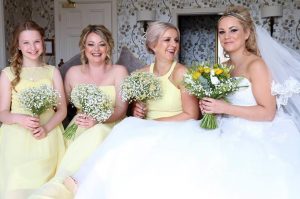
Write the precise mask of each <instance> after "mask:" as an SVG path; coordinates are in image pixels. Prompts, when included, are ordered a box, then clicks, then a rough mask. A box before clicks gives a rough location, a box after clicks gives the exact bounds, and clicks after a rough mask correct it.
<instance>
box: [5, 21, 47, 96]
mask: <svg viewBox="0 0 300 199" xmlns="http://www.w3.org/2000/svg"><path fill="white" fill-rule="evenodd" d="M25 30H34V31H37V32H39V34H40V35H41V39H42V45H43V49H44V51H43V54H42V55H41V57H40V59H41V61H42V60H43V58H44V53H45V43H44V36H45V30H44V29H43V28H42V27H40V26H39V25H38V24H37V23H35V22H34V21H31V20H29V21H25V22H23V23H20V24H19V25H18V26H17V27H16V28H15V29H14V32H13V36H12V41H11V47H10V56H11V58H10V67H11V68H12V71H13V73H14V75H15V78H14V79H13V80H12V81H11V86H12V89H14V90H15V87H16V85H17V84H18V83H19V82H20V74H21V71H22V65H23V54H22V51H21V50H19V48H18V47H19V37H20V34H21V33H22V32H23V31H25Z"/></svg>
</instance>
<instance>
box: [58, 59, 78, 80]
mask: <svg viewBox="0 0 300 199" xmlns="http://www.w3.org/2000/svg"><path fill="white" fill-rule="evenodd" d="M80 64H81V61H80V53H79V54H77V55H75V56H74V57H72V58H71V59H69V60H68V61H67V62H66V63H64V64H63V65H61V66H60V67H59V70H60V73H61V76H62V78H65V75H66V73H67V70H69V68H70V67H71V66H76V65H80Z"/></svg>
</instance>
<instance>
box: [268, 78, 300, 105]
mask: <svg viewBox="0 0 300 199" xmlns="http://www.w3.org/2000/svg"><path fill="white" fill-rule="evenodd" d="M271 92H272V95H274V96H276V103H277V107H278V109H279V108H280V107H281V105H287V103H288V99H289V98H290V97H292V95H293V94H299V93H300V82H299V81H297V80H296V79H294V78H292V77H290V78H289V79H287V80H285V81H284V83H283V84H280V83H275V82H274V81H273V82H272V89H271Z"/></svg>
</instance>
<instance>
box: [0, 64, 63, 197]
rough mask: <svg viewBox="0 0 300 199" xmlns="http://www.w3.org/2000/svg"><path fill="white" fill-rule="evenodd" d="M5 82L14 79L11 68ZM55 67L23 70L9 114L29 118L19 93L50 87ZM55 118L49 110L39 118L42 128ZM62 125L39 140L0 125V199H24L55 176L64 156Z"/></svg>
mask: <svg viewBox="0 0 300 199" xmlns="http://www.w3.org/2000/svg"><path fill="white" fill-rule="evenodd" d="M2 72H3V73H5V75H6V76H7V77H8V79H9V80H10V81H11V80H13V79H14V74H13V73H12V71H11V68H9V67H7V68H5V69H4V70H3V71H2ZM53 72H54V66H49V65H46V66H41V67H23V68H22V72H21V75H20V77H21V80H20V82H19V83H18V84H17V86H16V87H15V90H16V91H15V90H12V95H11V98H12V100H11V101H12V102H11V112H12V113H19V114H30V113H29V112H27V111H26V110H24V109H23V108H22V107H20V104H19V101H18V92H20V91H22V90H23V89H27V88H30V87H36V86H40V85H43V84H46V85H50V86H52V85H53ZM53 114H54V111H53V110H48V111H46V112H45V113H43V114H42V115H40V121H41V124H45V123H46V122H47V121H48V120H49V119H50V118H51V117H52V116H53ZM62 131H63V128H62V125H59V126H57V127H56V128H54V129H53V130H52V131H51V132H49V133H48V135H47V137H45V138H44V139H42V140H37V139H35V138H34V137H33V136H32V134H31V132H30V131H29V130H27V129H25V128H23V127H22V126H20V125H19V124H2V126H1V128H0V176H1V177H0V198H1V199H15V198H17V199H23V198H27V197H28V195H29V194H31V193H32V191H34V190H35V189H37V188H39V187H40V186H41V185H43V184H44V183H46V182H47V181H49V180H50V179H51V178H52V177H53V176H54V174H55V172H56V168H57V165H58V164H59V162H60V161H61V158H62V156H63V154H64V152H65V146H64V140H63V136H62Z"/></svg>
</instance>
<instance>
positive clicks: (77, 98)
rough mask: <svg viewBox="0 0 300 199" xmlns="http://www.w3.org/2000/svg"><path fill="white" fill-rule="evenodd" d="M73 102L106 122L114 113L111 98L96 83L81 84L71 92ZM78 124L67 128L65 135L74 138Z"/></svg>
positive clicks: (82, 109)
mask: <svg viewBox="0 0 300 199" xmlns="http://www.w3.org/2000/svg"><path fill="white" fill-rule="evenodd" d="M70 101H71V103H73V104H74V105H75V106H76V107H77V108H78V109H80V111H81V112H82V113H83V114H85V115H87V116H89V117H91V118H93V119H95V120H96V121H98V122H104V121H105V120H107V119H108V118H109V117H110V116H111V115H112V113H113V105H112V102H111V100H110V98H109V97H108V96H107V95H105V94H104V93H103V91H101V90H100V89H99V88H98V87H97V86H96V85H93V84H80V85H78V86H76V87H75V88H74V89H73V90H72V92H71V99H70ZM77 128H78V126H77V125H76V124H75V123H74V124H72V125H70V126H68V128H67V129H66V130H65V132H64V137H65V138H67V139H72V138H73V137H74V135H75V132H76V130H77Z"/></svg>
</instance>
